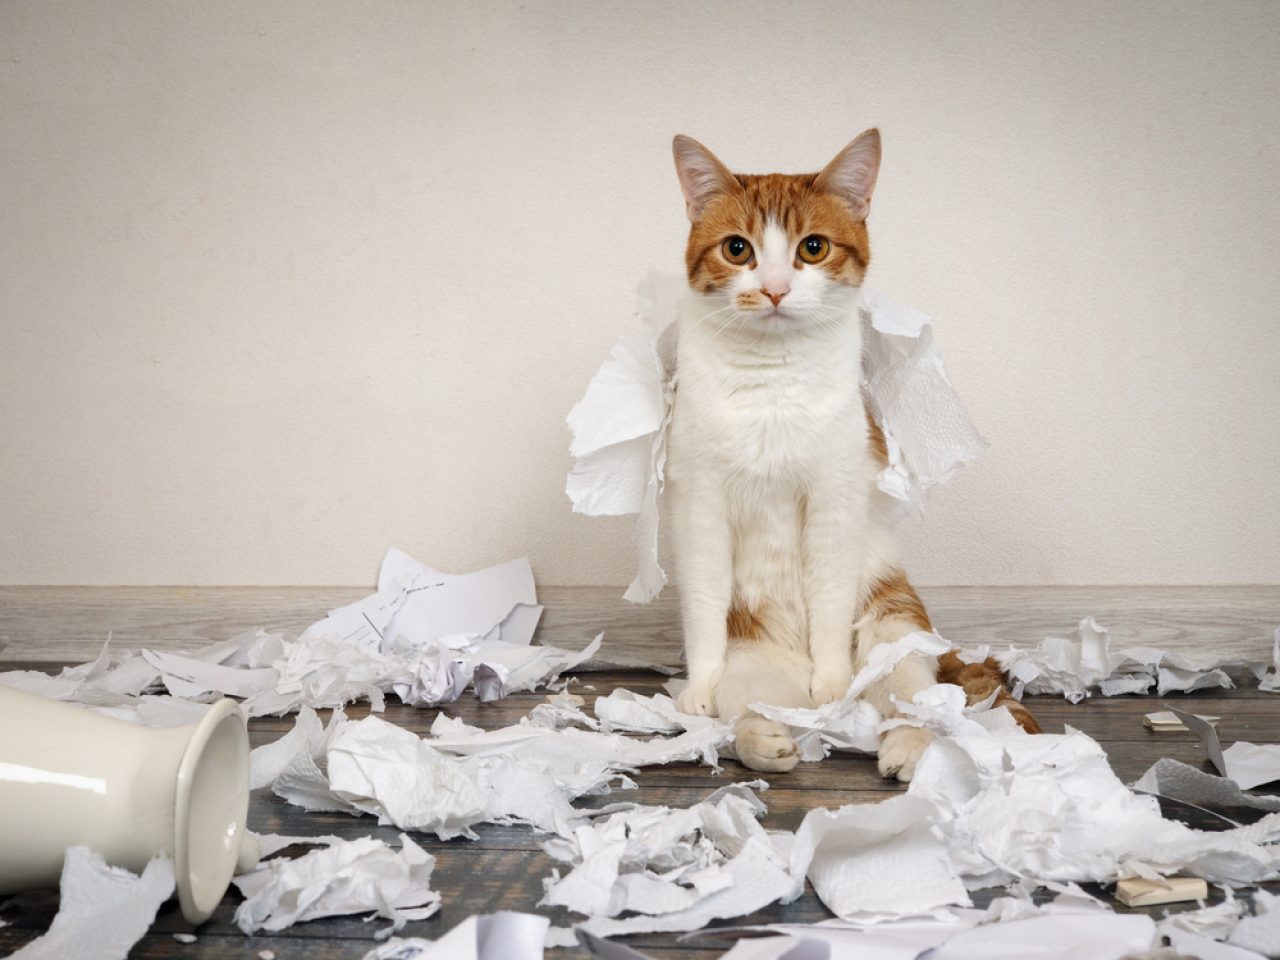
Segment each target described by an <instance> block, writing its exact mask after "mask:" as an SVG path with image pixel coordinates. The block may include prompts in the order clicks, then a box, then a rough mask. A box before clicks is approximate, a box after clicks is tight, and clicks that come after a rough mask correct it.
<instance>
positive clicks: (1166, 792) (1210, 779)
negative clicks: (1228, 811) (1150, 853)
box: [1133, 757, 1280, 819]
mask: <svg viewBox="0 0 1280 960" xmlns="http://www.w3.org/2000/svg"><path fill="white" fill-rule="evenodd" d="M1133 789H1135V790H1140V791H1142V792H1144V793H1150V794H1154V795H1155V796H1158V797H1168V798H1169V799H1170V800H1179V801H1182V802H1183V803H1190V804H1193V805H1194V806H1198V807H1208V808H1209V810H1210V812H1215V813H1216V812H1217V811H1216V808H1219V807H1246V808H1249V807H1251V808H1253V809H1257V810H1271V811H1276V810H1280V797H1270V796H1265V795H1261V794H1252V793H1245V792H1244V791H1242V790H1241V789H1240V787H1239V786H1238V785H1237V784H1236V783H1235V782H1234V781H1232V780H1228V779H1227V778H1226V777H1215V776H1214V775H1213V774H1211V773H1206V772H1205V771H1203V770H1199V769H1197V768H1195V767H1193V766H1191V765H1190V764H1186V763H1182V762H1181V761H1180V760H1174V759H1172V758H1170V757H1162V758H1161V759H1159V760H1157V761H1156V762H1155V763H1154V764H1152V765H1151V767H1150V768H1149V769H1148V770H1147V772H1146V773H1144V774H1143V775H1142V776H1141V777H1140V778H1139V779H1138V780H1137V782H1135V783H1134V784H1133ZM1219 816H1221V814H1219ZM1223 819H1227V818H1225V817H1224V818H1223Z"/></svg>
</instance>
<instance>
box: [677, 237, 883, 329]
mask: <svg viewBox="0 0 1280 960" xmlns="http://www.w3.org/2000/svg"><path fill="white" fill-rule="evenodd" d="M746 239H747V240H748V241H750V243H751V245H752V248H753V249H754V250H755V259H754V261H753V265H747V266H743V267H741V268H739V270H738V272H737V275H736V276H734V277H733V278H732V279H731V280H730V281H729V283H728V284H727V285H726V287H725V288H724V289H723V290H718V291H715V292H714V293H710V294H704V295H703V298H704V299H705V300H706V301H707V303H708V306H709V310H708V314H707V322H708V323H713V324H715V326H716V327H717V329H724V330H728V331H732V332H734V333H737V332H751V333H756V334H764V335H768V334H773V335H778V334H784V335H785V334H793V333H798V332H801V331H805V330H810V329H815V330H816V329H830V328H831V327H833V326H836V325H838V324H841V323H846V322H852V320H851V317H852V313H853V307H854V304H855V303H856V301H857V296H858V288H857V287H854V286H850V285H849V284H847V283H842V282H840V281H837V280H835V279H833V278H832V277H831V276H830V274H828V273H827V271H825V270H823V269H822V268H821V266H820V265H819V264H800V265H798V266H797V264H796V259H797V258H796V249H797V248H798V247H799V245H800V244H801V242H803V241H804V239H805V237H801V236H795V237H793V236H788V234H787V231H786V230H785V229H784V228H783V226H782V225H781V224H779V223H778V222H777V221H776V220H772V219H771V220H768V221H766V223H765V226H764V230H763V232H762V234H761V235H760V236H758V237H747V238H746ZM778 295H781V298H780V299H779V300H778V302H777V305H776V306H775V305H774V303H773V302H772V297H773V296H778Z"/></svg>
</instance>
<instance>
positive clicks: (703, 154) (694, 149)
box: [671, 134, 740, 220]
mask: <svg viewBox="0 0 1280 960" xmlns="http://www.w3.org/2000/svg"><path fill="white" fill-rule="evenodd" d="M671 152H672V153H673V154H674V155H675V160H676V175H677V176H679V178H680V189H681V190H682V191H683V192H684V208H685V212H686V213H688V214H689V219H690V220H697V219H698V218H699V217H700V216H702V211H703V210H704V209H706V206H707V204H708V203H709V202H711V200H712V199H713V198H714V197H717V196H719V195H720V194H722V193H730V192H732V191H733V190H737V189H740V186H739V184H738V181H737V179H736V178H735V177H734V175H733V174H732V173H730V172H729V168H728V167H726V166H725V165H724V164H723V163H721V162H720V161H719V160H718V159H716V155H715V154H714V153H712V152H711V151H710V150H708V149H707V148H706V147H704V146H703V145H702V144H700V143H699V142H698V141H697V140H695V139H693V137H686V136H685V135H684V134H679V135H677V136H676V138H675V139H674V140H673V141H671Z"/></svg>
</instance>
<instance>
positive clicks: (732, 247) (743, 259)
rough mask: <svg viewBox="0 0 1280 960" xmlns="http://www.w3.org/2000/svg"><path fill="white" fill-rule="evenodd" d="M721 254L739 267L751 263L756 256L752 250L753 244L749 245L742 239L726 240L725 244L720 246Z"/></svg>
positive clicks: (729, 238)
mask: <svg viewBox="0 0 1280 960" xmlns="http://www.w3.org/2000/svg"><path fill="white" fill-rule="evenodd" d="M720 252H721V253H722V254H724V258H725V259H726V260H728V261H729V262H730V263H732V264H733V265H734V266H737V267H740V266H742V265H743V264H744V263H748V262H750V260H751V258H752V257H753V256H755V251H754V250H752V249H751V244H749V243H747V241H746V240H745V239H743V238H742V237H727V238H725V241H724V243H722V244H720Z"/></svg>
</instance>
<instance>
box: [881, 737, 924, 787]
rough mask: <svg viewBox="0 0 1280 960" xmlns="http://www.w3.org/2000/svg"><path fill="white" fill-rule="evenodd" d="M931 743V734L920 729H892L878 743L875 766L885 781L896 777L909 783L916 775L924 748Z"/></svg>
mask: <svg viewBox="0 0 1280 960" xmlns="http://www.w3.org/2000/svg"><path fill="white" fill-rule="evenodd" d="M932 742H933V734H932V733H930V732H929V731H928V730H925V729H923V728H922V727H894V728H893V729H892V730H890V731H889V732H888V733H886V734H885V735H884V739H883V740H881V741H880V751H879V757H878V763H877V766H879V768H880V776H882V777H884V778H885V779H886V780H889V779H892V778H894V777H897V778H898V779H899V780H901V781H902V782H903V783H909V782H910V781H911V778H912V777H914V776H915V775H916V764H917V763H919V762H920V757H921V755H923V754H924V751H925V748H926V747H928V746H929V744H931V743H932Z"/></svg>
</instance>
